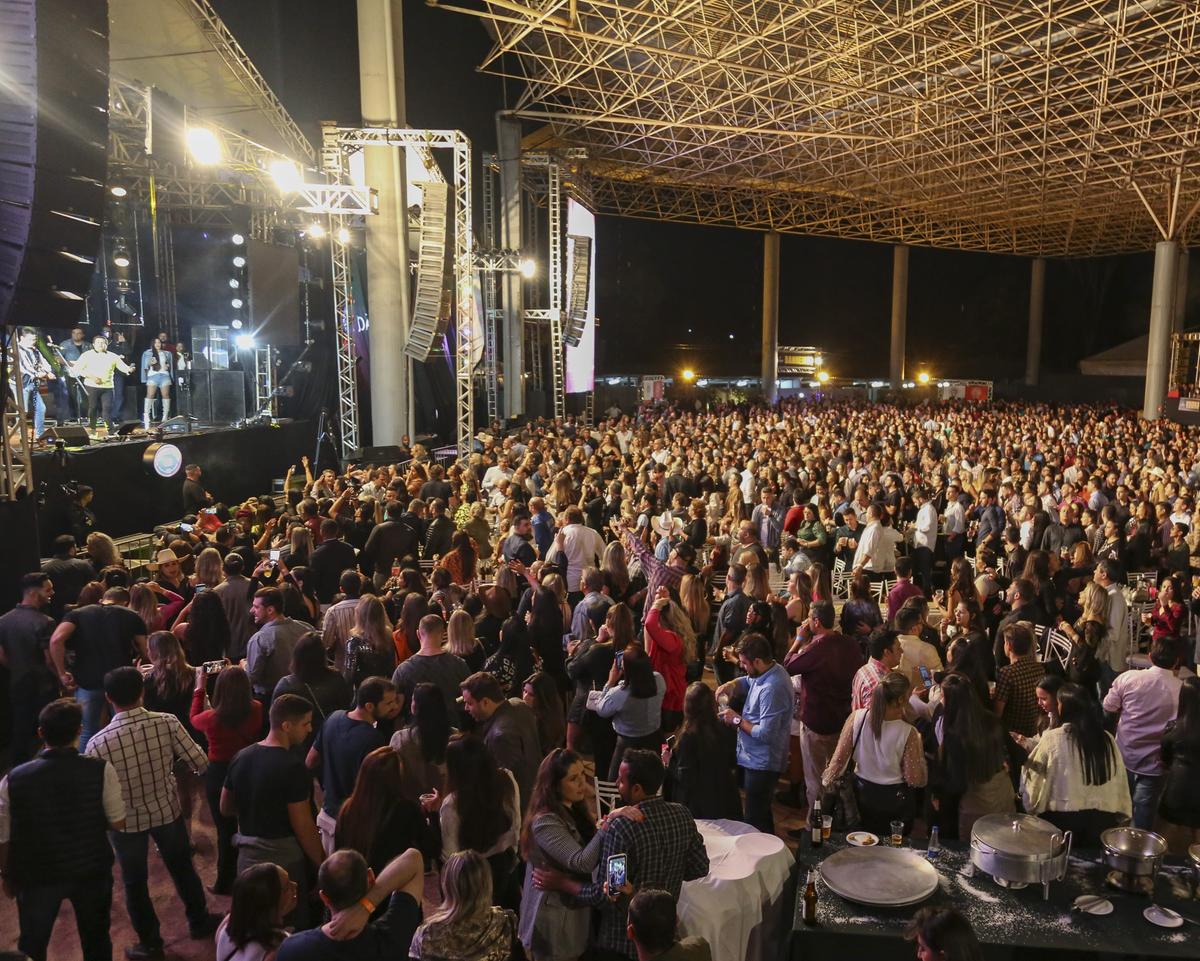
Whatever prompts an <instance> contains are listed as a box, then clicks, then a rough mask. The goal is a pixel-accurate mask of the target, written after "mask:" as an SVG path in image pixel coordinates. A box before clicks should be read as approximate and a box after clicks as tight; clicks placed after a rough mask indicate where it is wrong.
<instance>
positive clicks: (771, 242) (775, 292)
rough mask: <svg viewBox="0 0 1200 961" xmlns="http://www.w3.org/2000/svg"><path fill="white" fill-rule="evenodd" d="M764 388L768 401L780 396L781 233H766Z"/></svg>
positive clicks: (764, 244)
mask: <svg viewBox="0 0 1200 961" xmlns="http://www.w3.org/2000/svg"><path fill="white" fill-rule="evenodd" d="M762 390H763V396H764V397H766V399H767V403H768V404H773V403H775V401H777V400H778V399H779V234H778V232H776V231H774V230H771V231H768V232H767V233H765V234H763V302H762Z"/></svg>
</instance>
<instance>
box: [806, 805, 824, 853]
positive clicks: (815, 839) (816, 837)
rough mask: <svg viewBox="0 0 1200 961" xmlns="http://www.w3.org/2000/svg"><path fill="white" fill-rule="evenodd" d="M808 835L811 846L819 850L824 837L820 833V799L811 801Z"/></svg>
mask: <svg viewBox="0 0 1200 961" xmlns="http://www.w3.org/2000/svg"><path fill="white" fill-rule="evenodd" d="M808 827H809V833H810V835H811V837H812V846H813V847H814V848H819V847H820V846H821V845H822V844H824V843H825V838H824V835H823V834H822V831H821V799H820V798H817V799H816V800H815V801H813V806H812V815H811V816H810V818H809V822H808Z"/></svg>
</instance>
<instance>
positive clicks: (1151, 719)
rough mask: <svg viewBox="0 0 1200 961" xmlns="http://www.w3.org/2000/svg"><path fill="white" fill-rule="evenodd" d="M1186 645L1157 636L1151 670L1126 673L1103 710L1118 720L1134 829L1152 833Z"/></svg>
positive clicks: (1106, 701)
mask: <svg viewBox="0 0 1200 961" xmlns="http://www.w3.org/2000/svg"><path fill="white" fill-rule="evenodd" d="M1182 646H1183V645H1182V644H1181V643H1180V642H1179V640H1178V639H1177V638H1168V637H1163V638H1159V639H1158V640H1157V641H1155V642H1154V644H1153V645H1152V646H1151V648H1150V666H1149V667H1148V668H1146V669H1145V670H1141V671H1126V672H1125V673H1124V674H1122V675H1121V676H1120V677H1118V678H1117V679H1116V680H1114V681H1113V684H1112V687H1110V688H1109V689H1108V693H1107V694H1106V695H1105V696H1104V712H1105V713H1106V714H1108V715H1109V716H1110V717H1113V716H1115V717H1116V718H1117V747H1118V748H1120V750H1121V758H1122V759H1123V760H1124V761H1125V773H1126V775H1127V776H1128V778H1129V794H1130V796H1131V797H1132V799H1133V826H1134V827H1135V828H1141V829H1142V830H1144V831H1150V830H1152V829H1153V827H1154V815H1155V814H1156V813H1157V811H1158V801H1159V797H1160V796H1161V795H1162V788H1163V775H1164V774H1165V773H1166V769H1165V768H1164V767H1163V763H1162V732H1163V729H1164V728H1165V727H1166V726H1167V723H1168V722H1169V721H1172V720H1174V719H1175V715H1176V713H1177V712H1178V709H1179V688H1180V686H1181V685H1182V681H1180V680H1179V666H1180V664H1182V663H1183V651H1182Z"/></svg>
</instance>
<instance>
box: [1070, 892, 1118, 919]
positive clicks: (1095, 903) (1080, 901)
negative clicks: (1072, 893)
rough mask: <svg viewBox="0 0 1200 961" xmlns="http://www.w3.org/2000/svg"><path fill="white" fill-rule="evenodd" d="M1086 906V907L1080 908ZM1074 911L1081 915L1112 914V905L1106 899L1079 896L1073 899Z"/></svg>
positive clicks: (1090, 895)
mask: <svg viewBox="0 0 1200 961" xmlns="http://www.w3.org/2000/svg"><path fill="white" fill-rule="evenodd" d="M1081 905H1086V907H1081ZM1074 906H1075V909H1076V910H1077V911H1081V912H1082V913H1083V914H1096V915H1104V914H1112V913H1113V903H1112V902H1111V901H1110V900H1108V898H1100V897H1098V896H1097V895H1095V894H1081V895H1080V896H1079V897H1077V898H1076V899H1075V905H1074Z"/></svg>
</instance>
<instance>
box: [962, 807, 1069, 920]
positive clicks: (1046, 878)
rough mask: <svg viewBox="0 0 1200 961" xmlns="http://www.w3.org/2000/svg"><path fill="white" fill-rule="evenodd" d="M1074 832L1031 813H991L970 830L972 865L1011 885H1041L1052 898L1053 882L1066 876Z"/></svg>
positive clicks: (1043, 894)
mask: <svg viewBox="0 0 1200 961" xmlns="http://www.w3.org/2000/svg"><path fill="white" fill-rule="evenodd" d="M1070 853H1071V832H1070V831H1067V832H1065V833H1064V832H1063V831H1060V830H1059V829H1058V828H1057V827H1055V826H1054V825H1053V824H1051V823H1050V822H1049V821H1043V820H1042V819H1041V818H1037V817H1033V816H1032V815H1029V814H988V815H985V816H984V817H981V818H980V819H979V820H978V821H976V822H975V826H974V827H973V828H972V829H971V863H972V864H973V865H975V867H976V868H977V869H979V870H980V871H983V872H984V873H986V874H990V875H991V876H992V877H994V878H996V879H997V880H999V881H1003V882H1007V883H1009V884H1040V885H1041V886H1042V896H1043V897H1044V898H1046V899H1049V897H1050V882H1051V881H1061V880H1062V879H1063V877H1064V876H1065V875H1066V873H1067V858H1068V856H1069V855H1070Z"/></svg>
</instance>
